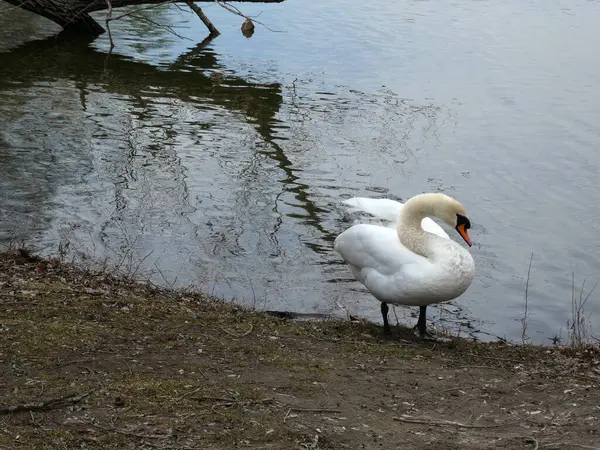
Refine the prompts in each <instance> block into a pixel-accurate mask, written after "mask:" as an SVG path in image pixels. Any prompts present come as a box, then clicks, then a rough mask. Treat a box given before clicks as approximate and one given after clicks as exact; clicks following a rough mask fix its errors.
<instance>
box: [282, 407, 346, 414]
mask: <svg viewBox="0 0 600 450" xmlns="http://www.w3.org/2000/svg"><path fill="white" fill-rule="evenodd" d="M289 410H290V411H293V412H312V413H331V414H341V412H342V410H340V409H329V408H290V409H289Z"/></svg>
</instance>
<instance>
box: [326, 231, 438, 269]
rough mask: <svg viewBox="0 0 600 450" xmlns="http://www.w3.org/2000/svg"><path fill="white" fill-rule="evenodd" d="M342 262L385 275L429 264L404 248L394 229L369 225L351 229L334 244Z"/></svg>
mask: <svg viewBox="0 0 600 450" xmlns="http://www.w3.org/2000/svg"><path fill="white" fill-rule="evenodd" d="M333 249H334V250H335V251H336V252H338V253H339V254H340V255H341V256H342V258H344V261H346V262H347V263H348V264H350V265H352V266H355V267H359V268H366V267H369V268H373V269H376V270H377V271H378V272H380V273H382V274H386V275H390V274H393V273H396V272H398V271H399V270H402V269H403V268H404V266H406V265H410V264H430V263H429V262H428V261H427V259H426V258H425V257H423V256H421V255H418V254H416V253H414V252H412V251H410V250H409V249H407V248H406V247H405V246H404V245H402V243H401V242H400V239H398V234H397V233H396V231H395V230H392V229H391V228H385V227H380V226H377V225H370V224H359V225H354V226H353V227H350V228H349V229H347V230H346V231H344V232H343V233H342V234H340V235H339V236H338V237H337V238H336V239H335V241H334V243H333Z"/></svg>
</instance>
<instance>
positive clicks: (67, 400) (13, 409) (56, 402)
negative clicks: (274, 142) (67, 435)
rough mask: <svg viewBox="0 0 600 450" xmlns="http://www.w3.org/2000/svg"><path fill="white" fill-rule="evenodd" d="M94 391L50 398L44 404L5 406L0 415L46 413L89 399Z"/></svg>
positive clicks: (0, 410)
mask: <svg viewBox="0 0 600 450" xmlns="http://www.w3.org/2000/svg"><path fill="white" fill-rule="evenodd" d="M95 391H96V389H93V390H91V391H89V392H86V393H85V394H81V395H77V394H70V395H65V396H64V397H58V398H52V399H50V400H46V401H45V402H39V403H24V404H21V405H14V406H7V407H4V408H1V409H0V415H3V414H12V413H17V412H22V411H29V412H31V411H48V410H50V409H57V408H61V407H63V406H66V405H74V404H75V403H79V402H80V401H81V400H83V399H84V398H86V397H89V396H90V395H91V394H92V393H93V392H95Z"/></svg>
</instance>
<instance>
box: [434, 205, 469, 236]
mask: <svg viewBox="0 0 600 450" xmlns="http://www.w3.org/2000/svg"><path fill="white" fill-rule="evenodd" d="M437 199H439V200H438V201H436V202H434V215H435V216H437V217H439V218H440V219H442V220H443V221H444V222H445V223H446V224H447V225H448V226H451V227H452V228H454V229H455V230H456V231H457V232H458V234H460V236H461V237H462V238H463V239H464V240H465V242H466V243H467V245H468V246H469V247H471V245H472V244H471V238H470V237H469V233H468V231H467V230H468V229H469V228H471V222H470V221H469V218H468V217H467V210H466V209H465V207H464V206H463V205H462V204H461V203H460V202H459V201H458V200H456V199H453V198H452V197H449V196H447V195H444V194H440V197H437Z"/></svg>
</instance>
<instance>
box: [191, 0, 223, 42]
mask: <svg viewBox="0 0 600 450" xmlns="http://www.w3.org/2000/svg"><path fill="white" fill-rule="evenodd" d="M186 3H187V5H188V6H189V7H190V9H191V10H192V11H194V12H195V13H196V15H197V16H198V17H200V20H201V21H202V23H203V24H204V25H205V26H206V28H208V31H209V32H210V34H211V35H218V34H220V33H219V30H217V27H215V26H214V25H213V23H212V22H211V21H210V19H209V18H208V17H206V14H204V12H203V11H202V8H200V7H199V6H198V5H196V4H195V3H194V2H193V1H192V0H187V1H186Z"/></svg>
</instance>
